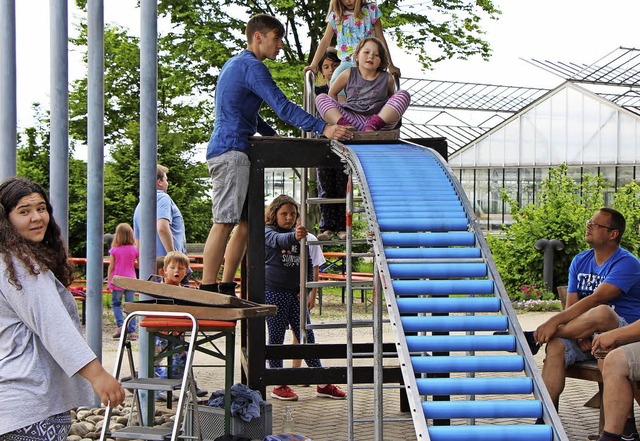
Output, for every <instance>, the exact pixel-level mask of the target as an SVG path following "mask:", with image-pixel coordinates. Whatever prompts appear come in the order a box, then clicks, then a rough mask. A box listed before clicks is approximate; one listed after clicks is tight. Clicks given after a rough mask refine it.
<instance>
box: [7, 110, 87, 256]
mask: <svg viewBox="0 0 640 441" xmlns="http://www.w3.org/2000/svg"><path fill="white" fill-rule="evenodd" d="M33 109H34V113H35V114H36V125H35V126H34V127H28V128H26V129H25V130H24V131H23V132H22V133H20V136H19V141H18V151H17V174H18V176H24V177H26V178H28V179H30V180H32V181H33V182H36V183H38V184H40V185H41V186H42V187H43V188H45V189H47V188H49V153H50V149H49V139H50V136H49V133H50V131H49V122H50V120H49V115H48V113H47V112H44V111H43V110H42V109H41V107H40V105H39V104H34V106H33ZM86 237H87V165H86V163H84V162H83V161H80V160H78V159H74V158H73V149H71V152H70V155H69V252H70V254H71V255H72V256H84V255H85V254H86V253H85V251H86V242H87V240H86Z"/></svg>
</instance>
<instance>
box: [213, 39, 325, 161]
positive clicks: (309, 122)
mask: <svg viewBox="0 0 640 441" xmlns="http://www.w3.org/2000/svg"><path fill="white" fill-rule="evenodd" d="M263 102H266V103H267V104H268V105H269V106H270V107H271V108H272V109H273V110H274V111H275V112H276V114H277V115H278V116H279V117H280V119H282V120H283V121H285V122H287V123H289V124H291V125H293V126H295V127H298V128H301V129H303V130H305V131H310V132H316V133H322V131H323V130H324V127H325V125H326V123H325V122H324V121H323V120H321V119H318V118H316V117H314V116H313V115H311V114H309V113H307V112H305V111H304V110H303V109H302V108H301V107H299V106H298V105H296V104H294V103H293V102H291V101H289V100H288V99H287V97H286V96H285V95H284V93H282V91H281V90H280V89H279V88H278V86H277V85H276V83H275V81H273V77H272V76H271V72H269V69H268V68H267V66H265V65H264V63H263V62H262V61H260V60H258V59H257V58H256V56H255V54H254V53H253V52H251V51H249V50H244V51H242V52H241V53H239V54H238V55H235V56H234V57H232V58H230V59H229V60H228V61H227V62H226V63H225V64H224V66H222V70H221V71H220V76H219V78H218V85H217V86H216V101H215V103H216V107H215V109H216V119H215V123H214V127H213V133H212V134H211V138H210V139H209V145H208V146H207V159H209V158H212V157H214V156H220V155H221V154H223V153H225V152H228V151H231V150H237V151H240V152H243V153H248V148H249V137H250V136H253V135H255V134H256V133H259V134H261V135H263V136H273V135H275V134H276V131H275V130H274V129H273V128H272V127H271V126H269V125H268V124H267V123H266V122H265V121H264V120H263V119H262V118H261V117H260V115H259V111H260V107H261V106H262V103H263Z"/></svg>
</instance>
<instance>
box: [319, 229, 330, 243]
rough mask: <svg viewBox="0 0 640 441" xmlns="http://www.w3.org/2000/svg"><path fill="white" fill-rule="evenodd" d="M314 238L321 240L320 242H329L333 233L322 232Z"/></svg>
mask: <svg viewBox="0 0 640 441" xmlns="http://www.w3.org/2000/svg"><path fill="white" fill-rule="evenodd" d="M316 237H317V238H318V240H322V241H326V240H331V239H332V238H333V231H331V230H324V231H323V232H322V233H320V234H318V235H317V236H316Z"/></svg>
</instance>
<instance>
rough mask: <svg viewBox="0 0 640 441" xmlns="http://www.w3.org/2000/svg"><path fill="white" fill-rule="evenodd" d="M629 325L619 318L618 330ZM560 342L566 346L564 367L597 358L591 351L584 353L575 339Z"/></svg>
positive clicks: (563, 339) (562, 339) (565, 339)
mask: <svg viewBox="0 0 640 441" xmlns="http://www.w3.org/2000/svg"><path fill="white" fill-rule="evenodd" d="M627 325H628V323H627V321H626V320H625V319H623V318H622V317H620V316H618V328H621V327H623V326H627ZM560 341H561V342H562V344H564V349H565V351H564V367H567V366H570V365H572V364H574V363H578V362H581V361H587V360H595V359H596V358H595V357H594V356H593V355H591V350H588V351H583V350H581V349H580V345H579V344H578V341H577V340H576V339H574V338H561V339H560Z"/></svg>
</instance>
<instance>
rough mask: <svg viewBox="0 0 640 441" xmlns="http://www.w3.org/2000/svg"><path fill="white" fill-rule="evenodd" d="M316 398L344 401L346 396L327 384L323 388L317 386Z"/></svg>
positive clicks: (338, 389)
mask: <svg viewBox="0 0 640 441" xmlns="http://www.w3.org/2000/svg"><path fill="white" fill-rule="evenodd" d="M316 396H317V397H320V398H331V399H334V400H344V399H345V398H347V394H346V393H344V392H343V391H341V390H340V388H339V387H338V386H336V385H335V384H327V385H326V386H325V387H320V386H318V387H317V389H316Z"/></svg>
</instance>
